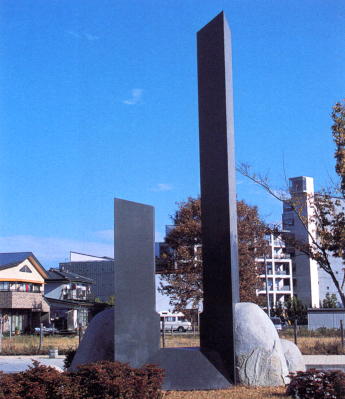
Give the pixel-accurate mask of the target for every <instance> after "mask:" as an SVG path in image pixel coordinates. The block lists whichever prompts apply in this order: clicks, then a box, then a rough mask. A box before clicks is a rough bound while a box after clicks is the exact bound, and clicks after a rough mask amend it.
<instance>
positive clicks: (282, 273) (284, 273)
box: [276, 270, 289, 276]
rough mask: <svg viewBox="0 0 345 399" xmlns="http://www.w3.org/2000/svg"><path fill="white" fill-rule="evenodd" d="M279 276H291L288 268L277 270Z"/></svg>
mask: <svg viewBox="0 0 345 399" xmlns="http://www.w3.org/2000/svg"><path fill="white" fill-rule="evenodd" d="M276 275H277V276H289V272H288V270H276Z"/></svg>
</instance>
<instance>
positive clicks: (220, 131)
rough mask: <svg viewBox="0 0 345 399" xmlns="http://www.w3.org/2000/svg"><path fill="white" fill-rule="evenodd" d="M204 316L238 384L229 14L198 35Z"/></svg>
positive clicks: (205, 333)
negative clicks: (235, 334) (236, 369)
mask: <svg viewBox="0 0 345 399" xmlns="http://www.w3.org/2000/svg"><path fill="white" fill-rule="evenodd" d="M197 42H198V88H199V135H200V178H201V212H202V219H201V220H202V252H203V269H204V274H203V286H204V310H203V313H202V315H201V326H200V345H201V350H202V351H203V352H205V353H206V354H207V353H209V352H216V353H218V354H219V355H220V357H221V358H222V361H223V365H224V366H225V367H226V371H227V373H228V376H229V378H230V379H231V380H232V381H233V382H235V380H236V372H235V347H234V305H235V303H236V302H239V275H238V261H237V210H236V182H235V162H234V122H233V94H232V65H231V33H230V29H229V26H228V23H227V21H226V19H225V16H224V13H223V12H222V13H220V14H219V15H218V16H217V17H216V18H214V19H213V20H212V21H211V22H209V23H208V24H207V25H206V26H205V27H203V28H202V29H201V30H200V31H199V32H198V34H197Z"/></svg>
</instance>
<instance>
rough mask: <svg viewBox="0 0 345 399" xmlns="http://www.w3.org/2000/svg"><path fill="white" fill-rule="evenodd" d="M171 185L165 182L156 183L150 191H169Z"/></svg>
mask: <svg viewBox="0 0 345 399" xmlns="http://www.w3.org/2000/svg"><path fill="white" fill-rule="evenodd" d="M172 189H173V186H172V185H171V184H167V183H158V184H157V185H156V186H155V187H153V188H152V189H151V191H171V190H172Z"/></svg>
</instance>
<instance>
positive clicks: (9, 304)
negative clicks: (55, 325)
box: [0, 291, 49, 312]
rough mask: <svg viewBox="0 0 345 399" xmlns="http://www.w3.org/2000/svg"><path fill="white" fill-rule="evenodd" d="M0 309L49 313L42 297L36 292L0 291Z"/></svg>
mask: <svg viewBox="0 0 345 399" xmlns="http://www.w3.org/2000/svg"><path fill="white" fill-rule="evenodd" d="M0 308H2V309H30V310H32V311H36V312H49V306H48V305H47V303H46V302H45V300H44V298H43V295H42V294H41V293H36V292H16V291H0Z"/></svg>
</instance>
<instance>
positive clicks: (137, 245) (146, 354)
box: [114, 198, 159, 367]
mask: <svg viewBox="0 0 345 399" xmlns="http://www.w3.org/2000/svg"><path fill="white" fill-rule="evenodd" d="M154 267H155V264H154V208H153V207H152V206H149V205H143V204H138V203H136V202H131V201H125V200H121V199H117V198H116V199H115V307H114V308H115V326H114V328H115V341H114V346H115V348H114V357H115V360H117V361H120V362H125V363H129V364H130V365H131V366H133V367H141V366H142V365H143V364H145V363H147V360H148V359H149V358H150V357H151V356H152V355H153V354H154V353H156V352H157V351H158V350H159V315H158V314H157V313H156V312H155V305H156V302H155V280H154V275H155V270H154Z"/></svg>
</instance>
